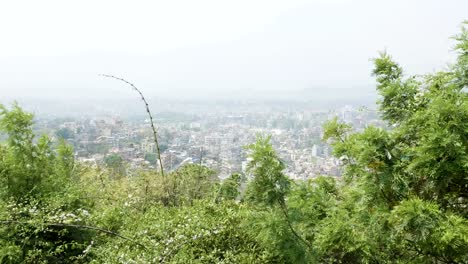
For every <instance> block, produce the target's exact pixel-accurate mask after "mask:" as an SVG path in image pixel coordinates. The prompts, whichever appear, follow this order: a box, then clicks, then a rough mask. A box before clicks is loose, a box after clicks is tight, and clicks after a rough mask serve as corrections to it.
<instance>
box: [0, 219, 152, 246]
mask: <svg viewBox="0 0 468 264" xmlns="http://www.w3.org/2000/svg"><path fill="white" fill-rule="evenodd" d="M0 224H17V225H27V224H30V225H32V224H33V223H30V222H21V221H14V220H1V221H0ZM41 224H43V225H46V226H56V227H74V228H78V229H89V230H94V231H98V232H101V233H105V234H108V235H112V236H116V237H119V238H122V239H124V240H127V241H130V242H132V243H134V244H136V245H138V246H140V247H142V248H144V249H146V247H145V245H143V244H141V243H139V242H136V241H135V240H133V239H131V238H129V237H126V236H123V235H121V234H119V233H116V232H113V231H110V230H107V229H103V228H100V227H95V226H88V225H75V224H63V223H41Z"/></svg>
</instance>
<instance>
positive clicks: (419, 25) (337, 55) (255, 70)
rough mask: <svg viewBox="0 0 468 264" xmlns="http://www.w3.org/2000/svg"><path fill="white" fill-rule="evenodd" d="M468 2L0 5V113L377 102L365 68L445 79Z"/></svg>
mask: <svg viewBox="0 0 468 264" xmlns="http://www.w3.org/2000/svg"><path fill="white" fill-rule="evenodd" d="M466 10H468V2H467V1H461V0H459V1H458V0H450V1H422V0H418V1H402V0H399V1H370V0H367V1H347V0H332V1H325V0H319V1H232V2H228V1H131V2H130V1H80V2H76V3H74V4H73V5H71V4H69V3H66V2H64V1H40V2H38V1H4V2H2V3H1V4H0V32H2V37H1V38H2V40H1V41H0V94H1V97H0V101H1V102H2V103H9V102H11V101H12V100H19V101H20V102H21V100H28V102H35V101H37V100H39V99H40V100H48V101H47V102H49V103H50V102H54V100H58V99H60V100H62V101H86V100H114V99H115V100H118V99H125V98H132V99H133V98H135V95H134V94H133V93H132V91H131V90H130V89H128V88H126V87H125V86H124V85H123V84H121V83H119V82H116V81H113V80H109V79H105V78H102V77H99V76H98V74H101V73H107V74H114V75H117V76H120V77H124V78H126V79H128V80H130V81H132V82H134V83H135V84H136V85H137V86H138V87H139V88H140V89H141V90H142V91H143V92H144V93H145V94H146V95H147V96H148V97H150V98H151V100H156V99H153V98H160V99H171V100H172V99H177V100H201V99H203V100H208V101H209V100H244V99H245V100H251V99H255V100H257V99H258V100H260V99H272V100H289V99H291V100H296V99H311V100H316V101H320V100H331V99H333V100H340V99H347V98H348V99H350V98H351V99H353V100H354V99H355V100H360V99H363V100H366V102H373V100H374V99H375V91H374V88H375V83H374V80H373V77H372V76H371V75H370V73H371V68H372V62H371V60H370V59H371V58H373V57H376V56H377V55H378V51H382V50H384V49H386V50H387V51H388V52H389V53H391V54H392V56H393V57H394V58H395V59H396V60H397V61H399V62H400V63H401V64H402V66H403V67H404V68H405V70H406V73H408V74H416V73H428V72H433V71H435V70H440V69H444V68H446V67H447V62H450V61H453V58H454V54H453V52H450V50H451V49H452V48H453V45H454V44H453V41H452V40H451V39H450V37H451V36H453V35H455V34H456V32H457V31H458V29H459V27H460V23H461V21H463V19H465V18H466Z"/></svg>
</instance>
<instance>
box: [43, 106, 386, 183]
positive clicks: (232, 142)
mask: <svg viewBox="0 0 468 264" xmlns="http://www.w3.org/2000/svg"><path fill="white" fill-rule="evenodd" d="M212 108H213V110H212V111H208V110H206V109H205V110H203V111H188V112H185V113H180V112H170V111H168V112H162V113H156V114H155V118H156V119H155V122H156V125H157V129H158V137H159V141H160V149H161V160H162V162H163V166H164V168H165V169H166V170H168V171H173V170H175V169H177V168H179V167H180V166H182V165H184V164H187V163H197V164H203V165H205V166H208V167H210V168H212V169H214V170H215V171H216V172H217V173H218V177H220V178H222V179H223V178H226V177H228V176H229V175H231V174H232V173H236V172H244V173H245V170H246V164H247V160H246V157H247V153H246V150H245V149H244V146H246V145H248V144H250V143H253V142H254V141H255V137H256V136H257V135H259V134H260V135H271V137H272V143H273V146H274V147H275V148H276V149H277V151H278V153H279V155H280V156H281V158H282V159H283V160H284V161H285V163H286V164H287V169H286V171H285V172H286V174H287V175H288V176H289V177H291V178H292V179H307V178H311V177H315V176H318V175H330V176H340V161H339V159H336V158H334V157H332V155H331V154H332V150H331V148H330V146H329V145H328V144H327V142H323V141H322V140H321V138H322V125H323V123H324V122H325V121H326V120H329V119H331V118H335V117H337V118H339V119H340V120H341V121H344V122H346V123H349V124H351V125H352V126H353V128H354V129H356V130H360V129H362V128H364V127H365V126H366V125H368V124H374V125H375V124H377V125H382V124H380V121H379V119H378V115H377V113H376V112H375V111H371V110H368V109H365V108H359V107H353V106H350V105H346V106H343V107H339V108H336V109H334V110H324V111H320V110H312V109H309V108H307V107H290V106H275V107H264V108H262V109H261V110H259V109H258V108H256V107H249V106H243V107H240V108H233V107H232V106H231V105H229V106H223V105H221V106H216V107H212ZM233 109H234V110H233ZM38 121H39V122H38V126H37V129H39V130H43V131H45V132H46V133H50V134H52V135H53V136H54V137H55V138H57V139H58V138H64V139H65V140H67V141H68V142H69V143H70V144H72V145H73V146H74V149H75V154H76V157H77V158H78V160H80V161H81V162H87V163H91V164H95V165H99V166H100V165H105V164H106V160H109V159H110V158H109V157H110V156H112V157H120V159H121V160H122V162H123V164H124V165H125V169H126V170H127V171H131V170H134V169H155V168H157V167H159V166H157V165H158V164H157V162H158V160H157V155H156V151H157V149H156V145H155V143H154V139H153V135H152V132H151V128H150V124H149V121H148V120H147V119H146V118H145V117H144V116H143V115H140V116H134V117H125V118H124V117H122V116H120V115H118V114H104V115H102V116H101V117H93V118H86V117H73V118H66V119H63V118H51V117H48V118H40V120H38ZM127 175H131V173H127Z"/></svg>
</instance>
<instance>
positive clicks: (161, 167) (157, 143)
mask: <svg viewBox="0 0 468 264" xmlns="http://www.w3.org/2000/svg"><path fill="white" fill-rule="evenodd" d="M100 76H103V77H107V78H112V79H116V80H119V81H121V82H124V83H126V84H128V85H130V86H131V87H132V89H133V90H135V91H136V92H137V93H138V94H139V95H140V99H141V100H142V101H143V103H144V104H145V109H146V113H148V116H149V119H150V124H151V130H153V137H154V144H155V145H156V150H157V154H158V160H159V169H160V170H161V175H162V176H164V168H163V164H162V160H161V151H160V149H159V142H158V134H157V131H156V127H155V125H154V121H153V115H152V114H151V111H150V109H149V104H148V102H147V101H146V99H145V96H144V95H143V93H142V92H141V91H140V89H138V88H137V87H136V86H135V85H134V84H133V83H131V82H129V81H127V80H125V79H123V78H120V77H117V76H114V75H109V74H100Z"/></svg>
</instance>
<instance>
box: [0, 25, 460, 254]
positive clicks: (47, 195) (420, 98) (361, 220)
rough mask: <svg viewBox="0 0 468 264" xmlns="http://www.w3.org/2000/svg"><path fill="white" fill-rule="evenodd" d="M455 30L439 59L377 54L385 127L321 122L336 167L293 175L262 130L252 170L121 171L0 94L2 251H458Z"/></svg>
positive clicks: (193, 167) (253, 149) (252, 149)
mask: <svg viewBox="0 0 468 264" xmlns="http://www.w3.org/2000/svg"><path fill="white" fill-rule="evenodd" d="M456 39H457V46H456V50H457V52H458V59H457V62H456V63H455V64H454V65H453V66H451V67H450V69H449V70H447V71H444V72H438V73H435V74H430V75H424V76H414V77H405V76H404V75H403V71H402V69H401V68H400V66H399V65H398V64H396V63H395V62H394V61H392V59H391V57H390V56H389V55H387V54H386V53H382V54H381V55H380V57H378V58H376V59H375V60H374V63H375V67H374V71H373V73H374V75H375V76H376V79H377V82H378V86H377V90H378V92H379V93H380V95H381V96H382V100H381V101H380V110H381V113H382V117H383V118H384V119H385V120H386V121H387V122H388V124H389V125H390V127H391V128H392V129H391V130H390V131H387V130H383V129H380V128H376V127H367V128H366V129H365V130H364V131H362V132H359V133H356V132H353V130H352V128H351V127H349V126H348V125H346V124H342V123H339V122H338V121H337V120H336V119H335V120H331V121H330V122H328V123H327V124H326V125H325V127H324V130H325V133H324V140H329V141H330V142H331V144H332V145H333V148H334V154H335V155H336V157H338V158H340V159H341V160H342V162H343V164H344V176H343V178H340V179H334V178H329V177H319V178H315V179H312V180H309V181H304V182H292V181H290V180H289V179H288V177H287V176H286V175H284V174H283V169H284V166H285V165H284V164H283V163H282V161H281V160H280V159H279V158H278V156H277V155H276V153H275V151H274V149H273V148H272V146H271V144H270V143H269V138H268V137H259V138H258V140H257V142H256V143H254V144H252V145H249V146H247V147H246V148H247V149H248V150H249V152H250V157H251V162H250V164H249V165H250V166H249V172H250V174H251V175H252V176H253V177H252V178H251V179H249V180H246V179H245V178H246V177H245V176H243V175H239V174H234V175H232V176H231V177H230V178H229V179H227V180H225V181H223V182H218V180H217V178H216V177H214V172H213V171H212V170H210V169H209V168H206V167H202V166H199V165H188V166H185V167H183V168H180V169H179V170H177V171H175V172H172V173H168V174H165V175H161V174H158V173H157V172H149V171H142V172H141V173H139V174H138V176H134V177H131V178H130V177H123V176H121V175H120V176H121V177H119V174H120V173H121V170H119V169H117V170H116V169H115V168H110V169H106V168H103V169H96V168H89V167H86V166H83V165H81V164H77V163H75V162H74V159H73V150H72V149H71V148H70V147H69V146H68V145H67V144H66V142H64V141H61V142H58V143H57V142H51V140H50V139H49V138H48V137H47V136H41V137H37V136H36V135H34V134H33V132H32V129H31V126H32V125H33V116H32V115H31V114H29V113H26V112H24V111H23V110H22V109H21V108H20V107H19V106H17V105H13V106H12V107H11V108H10V109H7V108H6V107H4V106H1V108H0V129H1V131H2V132H3V133H5V134H6V135H7V140H6V142H4V143H2V144H1V145H0V196H1V197H0V198H1V199H0V263H468V218H467V217H468V202H467V201H468V100H467V99H468V98H467V97H468V94H467V89H468V88H467V87H468V31H467V30H466V29H465V28H463V29H462V32H461V33H460V34H459V35H458V36H457V38H456ZM112 162H113V160H109V163H110V164H112ZM244 185H246V186H247V187H246V188H242V186H244Z"/></svg>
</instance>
